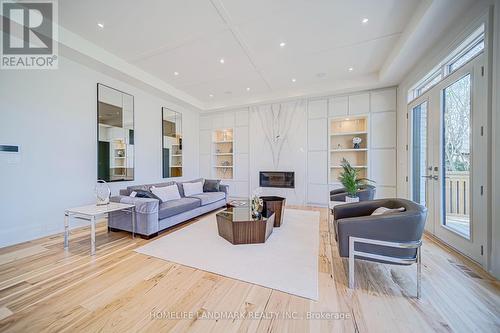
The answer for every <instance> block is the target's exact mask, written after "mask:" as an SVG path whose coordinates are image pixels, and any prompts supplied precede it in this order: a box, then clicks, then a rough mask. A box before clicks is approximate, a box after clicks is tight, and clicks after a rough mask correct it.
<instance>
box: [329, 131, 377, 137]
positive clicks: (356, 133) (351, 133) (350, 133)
mask: <svg viewBox="0 0 500 333" xmlns="http://www.w3.org/2000/svg"><path fill="white" fill-rule="evenodd" d="M358 134H368V132H367V131H361V132H341V133H332V134H330V136H345V135H358Z"/></svg>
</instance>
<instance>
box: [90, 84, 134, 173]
mask: <svg viewBox="0 0 500 333" xmlns="http://www.w3.org/2000/svg"><path fill="white" fill-rule="evenodd" d="M101 86H102V87H105V88H108V89H113V90H115V91H118V92H120V93H121V94H124V95H128V96H130V97H132V123H133V125H132V131H133V133H134V136H133V138H134V144H132V145H131V146H133V147H132V149H133V152H134V157H133V163H134V168H133V173H132V178H131V179H116V180H106V182H107V183H116V182H130V181H134V180H135V136H136V135H135V98H134V95H132V94H129V93H126V92H124V91H121V90H119V89H116V88H113V87H110V86H108V85H106V84H103V83H99V82H98V83H97V98H96V120H97V121H96V124H97V149H96V153H97V156H96V161H97V163H96V164H97V170H96V171H97V177H96V178H97V180H99V87H101Z"/></svg>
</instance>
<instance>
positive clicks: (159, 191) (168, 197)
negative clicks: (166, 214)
mask: <svg viewBox="0 0 500 333" xmlns="http://www.w3.org/2000/svg"><path fill="white" fill-rule="evenodd" d="M151 192H153V194H154V195H156V196H157V197H158V198H160V199H161V202H162V203H163V202H166V201H172V200H178V199H180V198H181V195H180V194H179V188H178V187H177V185H175V184H174V185H169V186H163V187H156V186H152V187H151Z"/></svg>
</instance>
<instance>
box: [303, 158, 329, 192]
mask: <svg viewBox="0 0 500 333" xmlns="http://www.w3.org/2000/svg"><path fill="white" fill-rule="evenodd" d="M327 162H328V156H327V152H326V151H310V152H309V153H308V154H307V182H308V183H315V184H326V183H327V182H328V174H327Z"/></svg>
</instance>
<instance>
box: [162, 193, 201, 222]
mask: <svg viewBox="0 0 500 333" xmlns="http://www.w3.org/2000/svg"><path fill="white" fill-rule="evenodd" d="M200 206H201V200H200V199H198V198H181V199H178V200H172V201H167V202H164V203H161V204H160V209H159V211H158V218H159V219H160V220H161V219H164V218H167V217H170V216H174V215H177V214H180V213H184V212H186V211H188V210H192V209H195V208H197V207H200Z"/></svg>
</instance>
